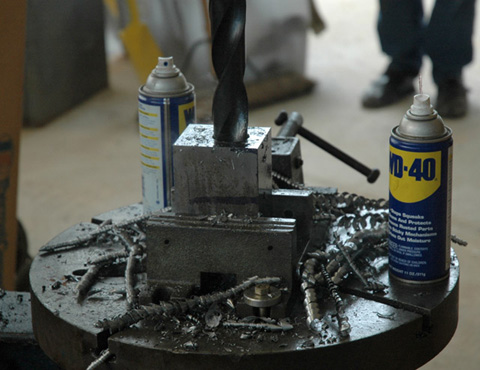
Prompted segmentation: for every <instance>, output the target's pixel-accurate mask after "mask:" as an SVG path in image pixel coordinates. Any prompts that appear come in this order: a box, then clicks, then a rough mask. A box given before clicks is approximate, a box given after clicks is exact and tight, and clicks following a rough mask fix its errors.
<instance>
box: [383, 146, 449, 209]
mask: <svg viewBox="0 0 480 370" xmlns="http://www.w3.org/2000/svg"><path fill="white" fill-rule="evenodd" d="M441 160H442V152H441V151H437V152H421V153H418V152H407V151H404V150H400V149H397V148H394V147H392V146H390V193H392V195H393V197H394V198H395V199H397V200H399V201H400V202H404V203H415V202H419V201H421V200H424V199H426V198H428V197H429V196H430V195H432V194H433V193H435V191H436V190H437V189H438V188H439V187H440V184H441Z"/></svg>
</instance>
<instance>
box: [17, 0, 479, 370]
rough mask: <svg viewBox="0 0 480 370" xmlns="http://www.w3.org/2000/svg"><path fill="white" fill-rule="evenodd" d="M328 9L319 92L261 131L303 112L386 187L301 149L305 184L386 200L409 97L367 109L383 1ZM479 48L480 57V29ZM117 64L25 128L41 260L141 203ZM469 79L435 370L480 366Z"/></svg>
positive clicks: (325, 1)
mask: <svg viewBox="0 0 480 370" xmlns="http://www.w3.org/2000/svg"><path fill="white" fill-rule="evenodd" d="M427 3H428V4H431V3H432V1H428V2H427ZM319 5H320V9H321V11H322V14H323V16H324V17H325V20H326V22H327V24H328V29H327V30H326V31H325V32H324V33H323V34H321V35H320V36H319V37H315V36H312V35H310V36H309V54H308V62H307V75H308V76H309V77H311V78H313V79H315V80H316V81H318V86H317V88H316V90H315V91H314V93H313V94H311V95H309V96H307V97H303V98H299V99H295V100H291V101H287V102H285V103H281V104H278V105H275V106H271V107H268V108H265V109H261V110H256V111H253V112H251V114H250V124H251V125H262V126H272V122H273V120H274V118H275V117H276V114H277V113H278V112H279V110H281V109H286V110H287V111H298V112H300V113H301V114H302V115H303V116H304V119H305V125H306V126H307V127H309V128H310V129H312V130H313V131H315V132H316V133H317V134H319V135H320V136H322V137H323V138H324V139H326V140H328V141H330V142H331V143H334V144H336V145H337V146H339V147H341V148H343V149H344V150H345V151H347V152H348V153H350V154H351V155H353V156H356V157H357V158H358V159H360V160H361V161H364V162H365V163H367V164H368V165H369V166H371V167H378V168H380V169H381V171H382V176H381V178H380V179H379V180H378V181H377V183H376V184H374V185H370V184H368V183H367V182H366V180H365V178H364V177H362V176H361V175H359V174H357V173H356V172H354V171H353V170H351V169H350V168H349V167H347V166H345V165H343V164H342V163H340V162H338V161H337V160H335V159H333V158H331V157H330V156H329V155H328V154H326V153H325V152H322V151H320V150H319V149H317V148H315V147H313V146H312V145H311V144H309V143H308V142H302V150H303V157H304V160H305V173H306V183H307V184H310V185H323V186H335V187H338V188H339V189H340V190H342V191H349V192H355V193H358V194H362V195H365V196H368V197H374V198H379V197H383V198H386V197H387V196H388V176H387V173H388V167H387V166H388V137H389V134H390V130H391V128H392V127H393V126H395V125H396V124H398V122H399V120H400V119H401V117H402V115H403V114H404V112H405V110H406V109H407V108H408V107H409V105H410V100H405V101H403V102H401V103H399V104H396V105H395V106H393V107H389V108H387V109H382V110H378V111H368V110H364V109H362V108H361V106H360V103H359V97H360V95H361V93H362V91H363V89H364V88H365V87H366V86H367V85H368V83H369V82H370V81H371V79H373V78H374V77H376V76H377V74H378V73H379V72H380V71H381V70H383V68H385V66H386V59H385V57H383V56H382V55H381V53H380V51H379V46H378V42H377V36H376V33H375V17H376V11H377V1H376V0H363V1H354V0H322V1H319ZM477 28H478V27H477ZM474 42H475V46H476V49H477V50H479V49H480V32H479V31H477V32H476V35H475V39H474ZM109 67H110V88H109V89H108V90H106V91H103V92H101V93H100V94H98V95H97V96H95V97H94V98H92V99H90V100H88V101H87V102H86V103H84V104H83V105H81V106H79V107H77V108H76V109H74V110H72V111H70V112H68V113H67V114H65V115H63V116H62V117H60V118H58V119H56V120H55V121H54V122H52V123H50V124H49V125H47V126H46V127H44V128H41V129H25V130H24V131H23V132H22V138H21V140H22V142H21V153H20V155H21V159H20V177H19V198H18V213H19V218H20V219H21V220H22V222H23V223H24V225H25V227H26V229H27V233H28V237H29V242H30V247H31V252H32V254H35V253H36V251H37V250H38V248H40V246H41V245H43V244H44V243H45V242H47V241H48V240H49V239H51V238H52V237H53V236H55V235H56V234H58V233H59V232H61V231H62V230H64V229H66V228H68V227H69V226H71V225H73V224H75V223H78V222H80V221H88V220H89V219H90V217H91V216H92V215H94V214H98V213H101V212H103V211H106V210H109V209H114V208H117V207H119V206H122V205H127V204H130V203H133V202H137V201H139V200H140V198H141V184H140V165H139V147H138V144H139V140H138V131H137V127H136V124H135V119H136V118H135V114H136V113H135V112H136V93H137V88H138V86H139V84H140V83H139V81H138V80H137V79H136V76H135V74H134V72H133V69H132V67H131V65H130V64H129V62H128V61H126V60H119V61H116V62H115V63H112V64H110V66H109ZM423 80H424V92H427V93H431V94H432V96H433V97H434V96H435V95H436V90H435V88H434V86H433V85H432V82H431V75H430V66H429V64H428V62H427V63H426V65H425V69H424V71H423ZM465 81H466V84H467V86H468V87H469V88H470V94H469V98H470V113H469V115H468V116H467V117H466V118H464V119H461V120H451V121H447V124H448V125H449V126H450V127H451V128H452V129H453V132H454V140H455V144H454V148H455V149H454V189H453V220H452V230H453V232H454V233H456V234H457V235H458V236H460V237H462V238H463V239H466V240H468V241H469V243H470V244H469V246H468V247H466V248H462V247H457V248H456V251H457V254H458V255H459V258H460V263H461V293H460V321H459V324H458V329H457V332H456V335H455V336H454V338H453V339H452V341H451V343H450V344H449V345H448V346H447V348H446V349H445V350H444V351H443V352H442V353H441V354H440V355H438V356H437V357H436V358H435V359H434V360H432V361H431V362H430V363H429V364H427V365H426V366H425V367H424V369H453V368H461V369H477V368H479V366H480V365H478V364H479V363H480V362H479V360H480V334H479V333H480V320H479V318H478V315H479V312H480V298H479V294H478V291H479V288H480V276H478V272H477V271H478V266H479V265H480V250H479V244H480V234H479V231H480V226H479V221H480V215H479V213H478V208H479V205H480V204H479V201H478V196H477V195H476V193H475V191H476V189H477V185H478V182H480V172H479V161H478V158H479V157H480V146H479V145H478V140H479V138H480V124H479V118H478V117H480V64H478V63H474V64H472V65H471V66H469V67H468V68H467V69H466V71H465ZM276 130H277V129H276V128H273V132H274V133H275V132H276Z"/></svg>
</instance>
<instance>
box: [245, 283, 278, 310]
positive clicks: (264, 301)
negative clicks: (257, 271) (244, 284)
mask: <svg viewBox="0 0 480 370" xmlns="http://www.w3.org/2000/svg"><path fill="white" fill-rule="evenodd" d="M243 299H244V300H245V303H246V304H248V305H249V306H251V307H253V308H254V309H255V311H257V313H258V315H259V316H263V317H268V316H269V315H270V307H272V306H275V305H276V304H278V303H279V302H280V301H281V299H282V292H280V290H279V289H277V288H275V287H273V286H271V285H270V284H257V285H255V286H254V287H252V288H250V289H247V290H246V291H245V292H244V293H243Z"/></svg>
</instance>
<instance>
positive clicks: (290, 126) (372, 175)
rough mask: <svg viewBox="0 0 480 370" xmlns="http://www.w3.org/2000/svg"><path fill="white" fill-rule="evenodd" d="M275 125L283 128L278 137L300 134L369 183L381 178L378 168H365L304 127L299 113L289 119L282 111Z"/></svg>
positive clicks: (294, 113) (293, 114)
mask: <svg viewBox="0 0 480 370" xmlns="http://www.w3.org/2000/svg"><path fill="white" fill-rule="evenodd" d="M275 124H276V125H277V126H282V128H281V129H280V132H279V133H278V135H277V136H279V137H287V136H295V135H296V134H299V135H300V136H302V137H304V138H305V139H307V140H308V141H310V142H312V143H313V144H315V145H316V146H318V147H320V148H322V149H323V150H325V151H326V152H327V153H329V154H331V155H333V156H334V157H335V158H337V159H339V160H341V161H342V162H343V163H345V164H347V165H349V166H350V167H352V168H353V169H355V170H357V171H358V172H360V173H361V174H363V175H365V176H366V177H367V181H368V182H369V183H374V182H375V181H377V179H378V176H380V170H378V169H377V168H374V169H371V168H369V167H367V166H365V165H364V164H363V163H360V162H359V161H357V160H356V159H355V158H353V157H351V156H349V155H348V154H347V153H345V152H343V151H342V150H340V149H338V148H336V147H334V146H333V145H332V144H330V143H328V142H326V141H325V140H323V139H322V138H321V137H319V136H318V135H316V134H314V133H313V132H311V131H310V130H308V129H306V128H304V127H303V126H302V124H303V117H302V115H301V114H300V113H298V112H292V114H291V115H290V117H289V116H288V113H287V112H285V111H281V112H280V114H279V115H278V117H277V118H276V119H275Z"/></svg>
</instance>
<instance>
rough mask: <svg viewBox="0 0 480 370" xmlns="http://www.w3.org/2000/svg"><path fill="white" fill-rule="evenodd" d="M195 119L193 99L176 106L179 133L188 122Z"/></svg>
mask: <svg viewBox="0 0 480 370" xmlns="http://www.w3.org/2000/svg"><path fill="white" fill-rule="evenodd" d="M194 121H195V101H191V102H190V103H187V104H182V105H179V106H178V129H179V130H180V132H179V133H182V132H183V130H185V129H186V128H187V125H188V124H189V123H193V122H194Z"/></svg>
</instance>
